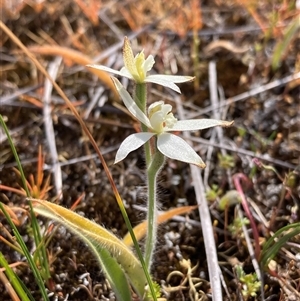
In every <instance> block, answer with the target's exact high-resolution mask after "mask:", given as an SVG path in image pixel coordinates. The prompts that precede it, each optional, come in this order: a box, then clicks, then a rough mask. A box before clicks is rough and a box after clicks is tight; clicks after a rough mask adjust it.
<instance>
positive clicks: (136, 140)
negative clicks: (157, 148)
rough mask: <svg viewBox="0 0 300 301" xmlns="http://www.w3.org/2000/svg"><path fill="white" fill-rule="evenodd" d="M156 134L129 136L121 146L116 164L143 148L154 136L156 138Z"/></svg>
mask: <svg viewBox="0 0 300 301" xmlns="http://www.w3.org/2000/svg"><path fill="white" fill-rule="evenodd" d="M154 135H155V134H154V133H144V132H142V133H136V134H132V135H130V136H128V137H127V138H126V139H125V140H124V141H123V142H122V143H121V145H120V147H119V149H118V151H117V154H116V158H115V162H114V164H116V163H118V162H120V161H122V160H124V159H125V158H126V157H127V156H128V154H129V153H131V152H133V151H135V150H136V149H138V148H139V147H141V146H142V145H143V144H145V143H146V142H147V141H148V140H149V139H150V138H151V137H152V136H154Z"/></svg>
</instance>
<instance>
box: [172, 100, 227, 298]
mask: <svg viewBox="0 0 300 301" xmlns="http://www.w3.org/2000/svg"><path fill="white" fill-rule="evenodd" d="M175 101H176V105H177V112H178V115H179V117H180V118H181V119H183V120H184V119H185V114H184V111H183V107H182V104H181V100H180V98H179V97H178V96H176V98H175ZM183 135H184V136H185V137H186V138H187V139H189V138H190V133H189V132H184V133H183ZM190 168H191V174H192V178H193V183H194V189H195V193H196V199H197V203H198V205H199V214H200V220H201V225H202V229H205V230H203V231H202V233H203V238H204V245H205V251H206V258H207V264H208V272H209V278H210V284H211V289H212V299H213V300H214V301H220V300H223V297H222V288H221V280H220V268H219V265H218V256H217V251H216V243H215V239H214V231H213V227H212V221H211V218H210V212H209V208H208V203H207V200H206V197H205V190H204V185H203V181H202V176H201V173H200V170H199V168H197V167H196V166H194V165H190Z"/></svg>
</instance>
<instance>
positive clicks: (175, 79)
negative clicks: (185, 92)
mask: <svg viewBox="0 0 300 301" xmlns="http://www.w3.org/2000/svg"><path fill="white" fill-rule="evenodd" d="M147 78H151V79H152V78H154V79H156V80H161V81H167V82H172V83H177V84H179V83H185V82H190V81H192V80H194V79H195V77H194V76H184V75H165V74H153V75H148V76H147Z"/></svg>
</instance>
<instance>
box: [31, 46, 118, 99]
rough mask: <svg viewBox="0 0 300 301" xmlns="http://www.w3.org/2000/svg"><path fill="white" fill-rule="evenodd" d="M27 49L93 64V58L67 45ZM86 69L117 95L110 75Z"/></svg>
mask: <svg viewBox="0 0 300 301" xmlns="http://www.w3.org/2000/svg"><path fill="white" fill-rule="evenodd" d="M28 49H29V50H30V51H32V52H33V53H36V54H41V55H55V56H62V57H63V58H64V59H66V60H69V61H71V62H74V63H76V64H79V65H82V66H85V65H89V64H93V60H92V59H91V58H90V57H88V56H87V55H84V54H83V53H81V52H79V51H77V50H74V49H70V48H67V47H61V46H53V45H44V46H32V47H30V48H28ZM87 70H89V71H90V72H92V73H93V74H95V75H96V76H97V77H98V78H99V79H100V80H101V81H102V82H103V83H104V84H105V85H106V86H107V87H109V89H110V90H111V91H113V92H114V94H115V96H116V97H117V96H118V94H117V92H116V89H115V86H114V84H113V83H112V81H111V79H110V76H109V75H108V74H107V73H106V72H104V71H101V70H97V69H90V68H87Z"/></svg>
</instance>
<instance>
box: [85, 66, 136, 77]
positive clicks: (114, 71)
mask: <svg viewBox="0 0 300 301" xmlns="http://www.w3.org/2000/svg"><path fill="white" fill-rule="evenodd" d="M87 67H88V68H93V69H97V70H101V71H105V72H109V73H112V74H116V75H120V76H125V77H127V78H129V79H131V80H133V77H132V75H131V74H130V73H129V72H128V73H125V72H124V71H122V69H123V68H122V69H121V71H118V70H115V69H112V68H109V67H106V66H102V65H87Z"/></svg>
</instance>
